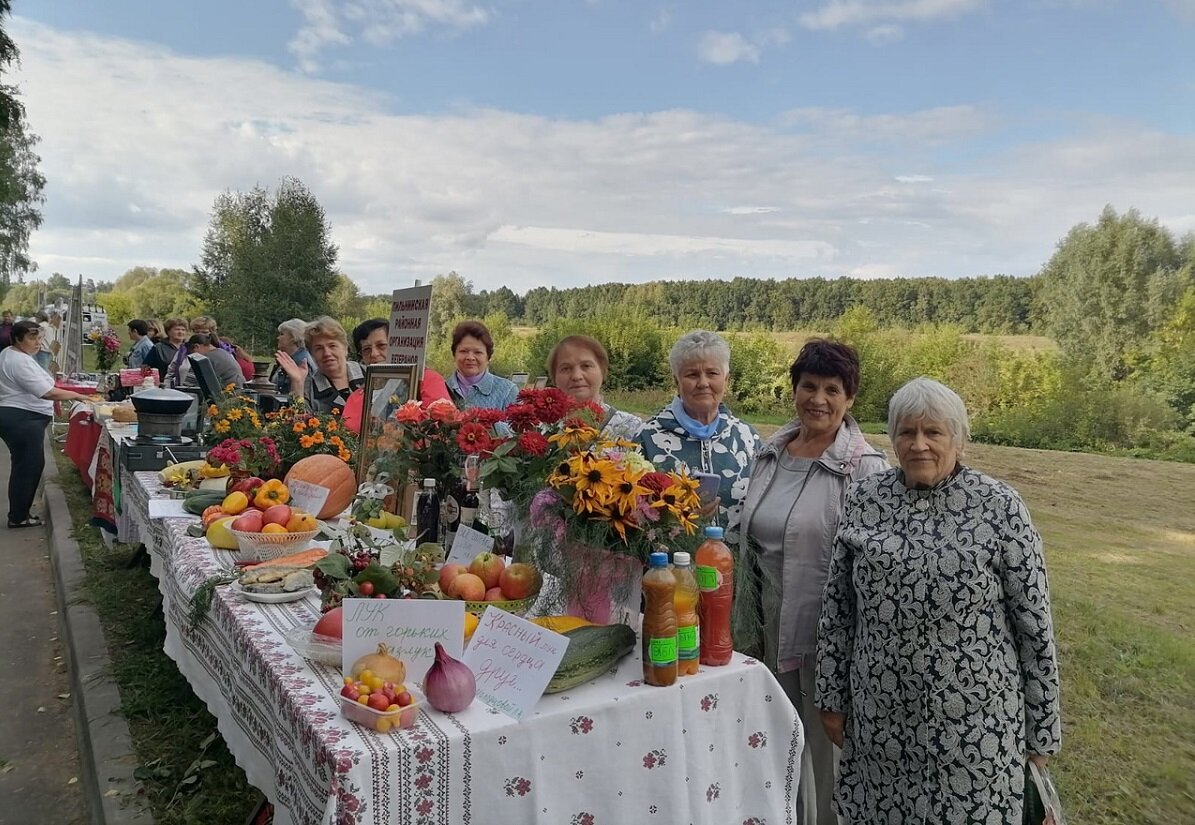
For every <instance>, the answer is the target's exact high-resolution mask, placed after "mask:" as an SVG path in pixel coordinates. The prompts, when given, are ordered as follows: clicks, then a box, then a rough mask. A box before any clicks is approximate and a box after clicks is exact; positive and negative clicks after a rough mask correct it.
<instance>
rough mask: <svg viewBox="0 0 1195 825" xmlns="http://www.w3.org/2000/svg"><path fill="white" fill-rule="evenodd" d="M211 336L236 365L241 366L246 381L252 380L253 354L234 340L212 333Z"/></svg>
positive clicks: (253, 369)
mask: <svg viewBox="0 0 1195 825" xmlns="http://www.w3.org/2000/svg"><path fill="white" fill-rule="evenodd" d="M213 338H218V339H219V341H220V347H221V349H223V350H224V351H225V352H227V353H228V354H229V355H231V356H232V358H233V360H234V361H236V362H237V366H238V367H240V368H241V375H243V376H245V380H246V381H252V380H253V373H254V372H255V371H256V370H255V368H254V366H253V356H252V355H250V354H249V351H248V350H247V349H245V348H244V347H242V346H241V345H240V344H238V343H237V342H236V341H234V340H232V339H231V338H228V337H226V336H224V335H214V336H213Z"/></svg>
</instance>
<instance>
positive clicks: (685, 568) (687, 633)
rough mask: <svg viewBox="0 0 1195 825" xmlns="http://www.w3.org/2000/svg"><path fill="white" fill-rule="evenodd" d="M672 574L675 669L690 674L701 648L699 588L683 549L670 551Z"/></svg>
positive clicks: (678, 673) (695, 668)
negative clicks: (671, 552)
mask: <svg viewBox="0 0 1195 825" xmlns="http://www.w3.org/2000/svg"><path fill="white" fill-rule="evenodd" d="M672 575H674V576H676V595H675V596H673V597H672V604H673V605H674V606H675V607H676V657H677V666H676V672H677V675H679V676H692V675H693V674H695V673H696V672H697V657H698V655H699V650H700V648H701V643H700V642H699V641H698V635H699V632H698V630H697V627H698V621H697V600H698V594H699V592H700V591H699V590H698V589H697V579H696V577H695V576H694V575H693V565H692V564H691V563H690V561H689V554H688V553H686V552H684V551H683V550H678V551H677V552H675V553H673V554H672Z"/></svg>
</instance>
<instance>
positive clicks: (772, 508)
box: [739, 338, 888, 825]
mask: <svg viewBox="0 0 1195 825" xmlns="http://www.w3.org/2000/svg"><path fill="white" fill-rule="evenodd" d="M789 377H790V378H791V380H792V388H793V405H794V407H795V408H796V417H795V418H793V419H792V420H791V421H789V422H788V423H787V424H785V425H784V426H783V427H781V428H780V429H779V430H778V431H777V432H776V434H775V435H774V436H772V438H771V439H769V440H768V442H767V443H766V444H765V445H764V446H763V447H762V448H761V449H760V451H759V452H757V453H756V454H755V467H754V469H752V471H751V481H750V483H749V484H748V487H747V498H746V500H745V501H744V502H743V516H742V531H741V535H740V538H739V558H740V559H742V560H744V563H747V564H753V565H757V566H758V568H760V569H761V571H762V573H763V575H762V576H760V579H761V580H762V581H763V585H764V586H763V593H762V597H763V598H762V607H763V610H762V613H763V616H764V625H765V627H764V634H763V637H764V652H763V661H764V662H765V663H766V664H767V665H768V667H770V668H772V670H773V671H774V672H775V673H776V678H777V681H779V682H780V685H781V687H783V688H784V692H785V693H786V694H787V695H788V698H789V700H790V701H791V702H792V703H793V705H794V706H795V707H796V709H797V711H798V712H799V714H800V716H801V724H802V725H803V726H804V728H805V750H804V751H803V752H802V754H801V782H800V784H799V786H798V792H797V801H798V809H797V810H798V813H799V814H800V817H799V819H798V821H799V822H801V823H802V825H837V821H838V820H837V819H836V817H835V816H834V774H835V767H836V765H837V762H838V752H837V749H836V748H835V747H834V746H833V744H832V743H831V742H830V740H829V739H828V738H827V737H826V734H825V733H824V732H823V731H822V726H821V715H820V714H819V713H818V709H817V706H816V705H814V703H813V683H814V677H815V672H814V665H815V663H816V658H817V621H818V617H819V616H820V614H821V610H822V590H823V589H824V588H825V585H826V577H827V576H828V575H829V572H830V554H831V551H832V550H833V546H834V531H835V529H836V528H837V527H838V518H839V513H840V512H841V508H842V500H843V498H844V497H845V495H846V489H847V487H848V486H849V485H850V484H851V483H852V482H853V481H855V480H857V479H860V478H863V477H865V476H868V475H871V474H872V473H878V472H882V471H884V470H887V469H888V460H887V459H886V458H884V454H883V453H881V452H879V451H878V450H876V449H874V448H872V447H871V446H869V445H868V443H867V442H866V441H864V440H863V431H862V430H860V429H859V425H858V424H857V423H856V422H855V419H854V418H852V417H851V415H850V412H849V410H850V409H851V407H852V405H854V403H855V393H856V392H858V389H859V356H858V355H857V354H856V352H855V350H854V349H853V348H851V347H849V346H847V345H846V344H841V343H838V342H835V341H826V340H823V339H820V338H814V339H813V340H810V341H808V342H806V344H805V346H804V347H802V348H801V352H800V354H799V355H798V356H797V360H796V361H794V362H793V364H792V367H791V368H790V369H789Z"/></svg>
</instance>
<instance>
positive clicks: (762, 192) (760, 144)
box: [12, 18, 1195, 292]
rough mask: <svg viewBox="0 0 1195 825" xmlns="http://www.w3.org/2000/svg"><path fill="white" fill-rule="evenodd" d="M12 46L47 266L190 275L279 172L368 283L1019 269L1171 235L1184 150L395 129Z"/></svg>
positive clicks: (195, 80)
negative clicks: (216, 211)
mask: <svg viewBox="0 0 1195 825" xmlns="http://www.w3.org/2000/svg"><path fill="white" fill-rule="evenodd" d="M12 34H13V36H14V38H15V39H16V40H17V41H18V42H19V43H21V44H22V66H21V77H20V81H21V83H22V87H23V91H24V100H25V103H26V105H27V107H28V112H29V120H30V123H31V124H32V127H33V130H34V131H35V132H37V133H38V134H40V135H41V136H42V137H43V142H42V143H41V144H40V145H39V146H38V151H39V153H40V154H41V156H42V159H43V160H42V171H43V172H44V174H45V175H46V177H47V180H48V183H47V187H46V195H47V197H48V202H47V204H46V222H45V225H44V226H43V228H42V229H41V230H39V231H38V232H37V233H35V234H34V236H33V239H32V242H31V252H32V254H33V256H34V258H35V259H36V260H38V262H39V263H40V264H41V268H42V270H41V271H42V272H46V273H49V272H54V271H61V272H63V273H65V274H68V275H71V276H74V275H76V274H83V275H84V276H86V277H95V278H107V279H111V278H114V277H115V276H117V275H119V274H121V273H122V272H124V271H125V270H127V269H128V268H130V267H132V266H136V265H138V264H144V265H151V266H182V267H187V266H190V265H191V264H194V263H196V262H198V260H199V255H200V249H201V244H202V241H203V235H204V231H205V229H206V225H207V220H208V216H209V214H210V210H211V208H212V203H213V201H214V199H215V198H216V196H217V195H218V194H219V193H220V192H222V191H224V190H227V189H233V190H242V191H243V190H246V189H248V188H250V187H252V186H254V185H257V184H262V185H267V186H274V185H276V184H277V182H278V180H279V179H280V178H281V177H282V176H283V175H295V176H297V177H298V178H300V179H301V180H302V181H304V182H305V183H306V184H307V185H308V187H309V188H310V189H311V190H312V192H313V193H314V194H315V195H316V197H317V198H319V200H320V203H321V204H322V205H323V206H324V208H325V210H326V212H327V215H328V219H329V221H330V223H331V226H332V234H333V240H334V241H335V242H336V243H337V244H338V245H339V246H340V250H341V255H340V266H341V268H342V269H343V270H344V271H345V272H347V273H349V274H350V275H351V276H353V277H354V278H355V279H356V280H357V281H358V282H359V283H360V284H361V285H362V287H363V289H365V290H366V291H368V292H384V291H388V290H391V289H394V288H395V287H397V286H400V285H407V284H410V283H411V281H412V280H413V279H415V278H423V279H427V278H428V277H430V276H432V275H435V274H436V273H440V272H447V271H448V270H450V269H455V270H457V271H458V272H460V273H461V274H463V275H464V276H465V277H467V278H470V279H472V280H473V281H474V282H475V283H477V284H485V285H487V286H489V287H491V288H493V287H496V286H498V285H502V284H506V285H509V286H510V287H511V288H512V289H515V290H516V291H520V292H522V291H525V290H527V289H529V288H531V287H533V286H538V285H548V284H552V285H557V286H569V285H575V284H580V283H592V282H600V281H609V280H622V281H643V280H650V279H655V278H674V279H675V278H706V277H733V276H735V275H742V274H750V275H754V276H758V277H772V276H775V277H788V276H802V275H825V276H831V277H832V276H838V275H846V274H856V275H860V276H866V275H870V276H872V277H875V276H876V273H881V272H882V273H885V274H898V273H899V274H904V275H927V274H938V275H945V276H961V275H974V274H980V273H994V272H1006V273H1010V274H1030V273H1032V272H1034V271H1036V270H1037V268H1038V267H1040V266H1041V264H1042V263H1043V262H1044V261H1045V260H1046V259H1048V258H1049V256H1050V254H1051V252H1052V250H1053V248H1054V245H1055V243H1056V242H1057V241H1058V239H1060V238H1061V237H1063V236H1064V235H1065V234H1066V232H1067V231H1068V230H1069V229H1070V228H1071V227H1072V226H1073V225H1074V224H1076V223H1078V222H1079V221H1092V220H1095V219H1096V218H1097V217H1098V216H1099V213H1100V211H1101V209H1102V208H1103V206H1104V205H1105V204H1107V203H1111V204H1113V205H1114V206H1116V207H1117V208H1118V209H1127V208H1129V207H1136V208H1138V209H1139V210H1140V211H1141V212H1142V214H1145V215H1148V216H1155V215H1156V216H1158V217H1159V219H1161V220H1162V221H1163V222H1164V223H1165V224H1166V225H1168V226H1172V227H1173V228H1176V229H1186V228H1189V226H1190V221H1191V218H1190V215H1191V207H1190V193H1191V192H1192V191H1195V137H1192V136H1189V135H1175V134H1165V133H1159V132H1156V131H1150V130H1147V129H1144V128H1142V127H1141V126H1139V125H1136V124H1133V123H1126V122H1120V121H1110V120H1100V121H1096V120H1088V121H1083V120H1079V121H1078V122H1077V123H1076V124H1075V125H1074V128H1073V129H1072V130H1071V131H1069V132H1068V135H1069V136H1068V137H1066V138H1059V139H1053V140H1040V141H1036V142H1034V141H1027V140H1023V139H1022V142H1020V143H1017V144H1015V145H1013V147H1012V148H1011V149H1002V150H999V151H996V150H993V149H991V148H989V147H988V144H989V142H990V141H989V138H990V137H991V136H992V135H993V133H995V130H998V129H1000V128H1001V126H1002V119H1001V118H1000V116H999V115H998V114H997V113H994V112H991V111H987V110H984V109H980V108H977V107H969V106H957V107H946V108H935V109H928V110H924V111H917V112H904V113H891V114H881V115H866V116H865V115H860V114H858V113H855V112H851V111H847V110H829V109H802V110H797V111H795V112H792V113H789V115H788V117H786V118H785V119H784V120H783V121H782V122H780V123H778V124H776V125H766V124H758V123H746V122H741V121H735V120H732V119H730V118H726V117H721V116H717V115H710V114H703V113H698V112H692V111H660V112H648V113H636V114H621V115H613V116H610V117H605V118H601V119H596V120H565V119H558V118H549V117H540V116H535V115H528V114H516V113H511V112H504V111H497V110H464V111H460V112H457V113H455V114H450V115H434V116H432V115H429V116H412V115H395V114H392V113H391V110H390V105H391V104H390V101H388V100H387V99H386V98H385V97H383V96H381V95H377V94H373V93H369V92H366V91H363V90H362V89H360V88H357V87H353V86H349V85H345V84H336V83H330V82H327V81H323V80H319V79H316V78H312V77H308V76H304V75H301V74H296V73H288V72H283V71H280V70H278V69H276V68H274V67H271V66H268V65H266V64H264V63H260V62H255V61H249V60H239V59H231V58H209V59H199V58H192V57H185V56H180V55H178V54H174V53H172V52H169V51H167V50H165V49H161V48H157V47H151V46H146V45H145V44H141V43H133V42H129V41H124V40H115V39H110V38H105V37H100V36H97V35H86V34H78V33H67V32H63V31H59V30H55V29H52V28H49V27H45V26H38V25H33V24H30V23H28V22H27V21H23V20H21V19H20V18H17V19H14V20H13V30H12ZM1070 122H1072V123H1074V122H1075V118H1073V117H1072V118H1071V120H1070ZM998 134H1000V135H1001V136H1004V135H1003V133H998ZM1018 134H1019V133H1018ZM960 158H969V159H971V160H967V161H966V162H964V161H961V160H960ZM894 169H895V170H901V174H899V175H894V172H893V170H894ZM905 170H913V172H915V174H914V173H908V174H906V173H905ZM923 178H932V181H931V180H922V179H923ZM131 205H136V207H137V208H135V209H134V208H132V207H131Z"/></svg>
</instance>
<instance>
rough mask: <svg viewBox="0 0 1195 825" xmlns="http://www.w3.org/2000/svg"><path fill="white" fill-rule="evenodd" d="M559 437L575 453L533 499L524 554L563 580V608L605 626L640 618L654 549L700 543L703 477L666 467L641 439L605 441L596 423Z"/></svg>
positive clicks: (559, 598) (668, 550)
mask: <svg viewBox="0 0 1195 825" xmlns="http://www.w3.org/2000/svg"><path fill="white" fill-rule="evenodd" d="M553 438H555V439H556V442H555V443H557V444H566V445H567V447H566V452H567V455H566V456H565V457H564V458H563V459H562V460H561V461H560V462H558V464H557V465H556V467H555V469H553V470H552V471H551V473H549V474H548V477H547V485H548V486H547V487H546V488H544V489H542V490H540V491H539V492H538V493H536V494H535V496H534V497H533V498H532V499H531V505H530V509H529V536H528V538H529V540H528V541H525V542H524V544H523V547H522V548H521V550H522V555H523V556H524V557H525V560H528V561H531V562H532V563H533V564H535V566H536V567H538V568H539V569H540V570H541V571H543V572H545V573H549V574H551V575H553V576H555V577H556V579H557V580H558V582H559V590H558V593H557V601H558V603H557V604H556V605H554V606H553V607H554V608H555V609H559V610H563V611H564V612H566V613H568V614H570V615H574V616H583V617H585V618H587V619H589V620H590V621H594V622H597V623H599V624H606V623H610V622H612V621H614V622H632V623H633V622H634V617H637V616H638V611H639V604H638V589H637V587H636V585H637V584H638V582H639V580H640V578H641V577H642V575H643V566H644V564H645V563H646V561H647V557H648V555H649V554H651V553H653V552H656V551H661V552H665V553H671V552H672V551H673V550H682V549H688V550H692V549H694V548H695V547H696V545H697V544H698V543H699V542H700V537H699V536H698V531H697V527H698V520H699V512H698V511H699V509H700V506H701V505H700V500H699V498H698V495H697V480H696V479H694V478H692V477H690V476H689V475H688V474H686V473H684V472H662V471H660V470H658V469H656V468H655V467H654V466H653V465H652V464H651V462H649V461H648V460H647V459H646V458H644V457H643V455H642V454H641V453H640V452H639V450H638V448H637V447H636V445H634V444H632V443H629V442H624V441H608V440H603V439H601V438H600V437H599V435H598V431H597V430H596V429H593V428H589V430H588V431H586V430H585V428H583V427H573V428H565V429H564V430H562V431H561V432H559V433H557V434H555V435H554V436H553ZM527 556H530V558H526V557H527Z"/></svg>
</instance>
